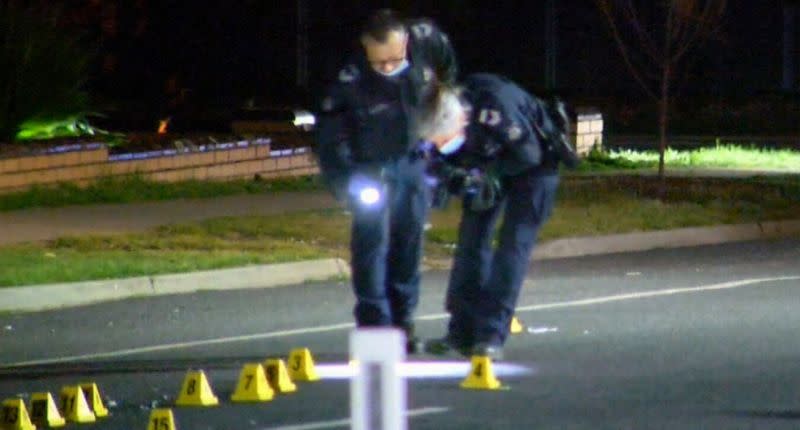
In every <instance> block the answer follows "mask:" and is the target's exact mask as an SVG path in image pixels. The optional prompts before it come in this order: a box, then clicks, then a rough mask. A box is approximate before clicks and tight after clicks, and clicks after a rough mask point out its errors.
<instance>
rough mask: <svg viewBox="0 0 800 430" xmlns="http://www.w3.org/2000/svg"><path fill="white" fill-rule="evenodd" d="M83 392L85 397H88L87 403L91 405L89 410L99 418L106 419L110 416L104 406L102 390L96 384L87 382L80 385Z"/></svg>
mask: <svg viewBox="0 0 800 430" xmlns="http://www.w3.org/2000/svg"><path fill="white" fill-rule="evenodd" d="M80 387H81V390H83V396H84V397H86V402H87V403H88V404H89V409H91V410H92V412H94V416H96V417H97V418H105V417H107V416H108V409H106V407H105V405H104V404H103V399H102V398H101V397H100V389H99V388H97V384H95V383H94V382H85V383H83V384H80Z"/></svg>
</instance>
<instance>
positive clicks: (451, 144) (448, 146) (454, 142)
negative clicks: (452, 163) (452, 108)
mask: <svg viewBox="0 0 800 430" xmlns="http://www.w3.org/2000/svg"><path fill="white" fill-rule="evenodd" d="M465 140H466V137H464V135H463V134H459V135H458V136H455V137H454V138H452V139H450V140H448V141H447V143H445V144H444V145H442V147H441V148H439V152H441V153H442V154H444V155H450V154H452V153H454V152H456V151H458V150H459V149H461V147H462V146H463V145H464V141H465Z"/></svg>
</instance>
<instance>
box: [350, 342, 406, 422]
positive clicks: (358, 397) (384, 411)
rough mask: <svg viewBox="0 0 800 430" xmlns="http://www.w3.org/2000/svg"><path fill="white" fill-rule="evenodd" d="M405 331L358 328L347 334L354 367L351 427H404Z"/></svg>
mask: <svg viewBox="0 0 800 430" xmlns="http://www.w3.org/2000/svg"><path fill="white" fill-rule="evenodd" d="M405 343H406V340H405V333H403V332H402V331H400V330H397V329H391V328H362V329H357V330H353V331H352V332H351V333H350V358H351V359H352V360H354V361H353V362H351V363H352V365H353V366H356V371H355V375H354V376H353V379H352V380H351V382H350V418H351V421H350V423H351V428H352V429H353V430H406V429H407V427H408V425H407V424H408V423H407V418H406V380H405V378H403V377H402V376H401V374H400V363H401V362H403V361H405V358H406V350H405V346H404V345H405Z"/></svg>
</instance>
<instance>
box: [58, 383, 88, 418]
mask: <svg viewBox="0 0 800 430" xmlns="http://www.w3.org/2000/svg"><path fill="white" fill-rule="evenodd" d="M58 400H59V403H60V404H61V413H62V414H64V418H66V420H67V421H71V422H75V423H93V422H95V421H97V418H96V417H95V416H94V412H92V410H91V409H89V403H87V402H86V397H84V395H83V390H81V387H80V386H79V385H70V386H66V387H63V388H62V389H61V394H60V395H59V399H58Z"/></svg>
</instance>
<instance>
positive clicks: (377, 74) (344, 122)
mask: <svg viewBox="0 0 800 430" xmlns="http://www.w3.org/2000/svg"><path fill="white" fill-rule="evenodd" d="M361 44H362V47H363V52H360V53H359V54H358V55H356V57H355V58H354V59H353V61H352V62H350V63H349V64H347V65H346V66H345V67H344V68H342V69H341V71H340V72H339V74H338V76H337V82H335V83H334V84H333V85H332V86H331V87H330V88H329V89H328V91H327V92H326V94H325V96H324V98H323V100H322V105H321V108H320V114H319V121H318V127H317V150H318V156H319V162H320V167H321V170H322V174H323V176H324V178H325V180H326V181H327V183H328V184H329V185H330V187H331V188H332V190H333V192H334V194H335V195H336V196H337V197H339V198H340V199H342V200H345V201H346V202H347V203H348V206H349V210H350V211H351V212H352V214H353V223H352V232H351V244H350V250H351V257H352V262H351V265H352V276H353V288H354V291H355V295H356V306H355V310H354V314H355V318H356V322H357V325H358V326H359V327H364V326H395V327H398V328H401V329H403V330H404V331H405V332H406V335H407V338H408V340H409V343H408V345H407V349H408V351H409V352H410V353H414V352H416V348H417V345H418V341H417V339H416V337H415V335H414V326H413V321H412V318H413V312H414V310H415V308H416V306H417V301H418V297H419V283H420V273H419V262H420V258H421V253H422V237H423V227H424V224H425V221H426V216H427V208H428V203H429V202H428V200H429V192H428V188H427V187H426V185H425V183H424V178H425V176H424V171H425V160H423V159H422V158H420V157H417V156H416V155H415V154H414V153H413V151H412V149H413V148H414V145H415V143H416V142H417V140H418V136H417V135H416V134H415V132H414V130H416V129H417V128H416V127H415V124H414V123H415V119H416V118H417V115H416V112H417V109H418V107H419V106H420V104H421V103H422V101H423V100H425V98H426V97H427V96H429V94H430V91H431V89H432V88H433V87H434V85H436V84H437V83H447V82H454V81H455V78H456V62H455V54H454V52H453V50H452V47H451V45H450V42H449V41H448V39H447V37H446V36H445V35H444V34H443V33H442V32H441V31H440V30H439V29H438V28H437V27H436V26H435V25H434V24H433V23H432V22H430V21H428V20H418V21H413V22H406V21H404V20H401V19H400V18H398V17H397V15H396V14H394V13H393V12H392V11H389V10H381V11H378V12H377V13H375V14H374V15H373V16H372V17H371V18H370V19H369V20H368V21H367V23H366V25H365V27H364V28H363V30H362V33H361Z"/></svg>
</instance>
